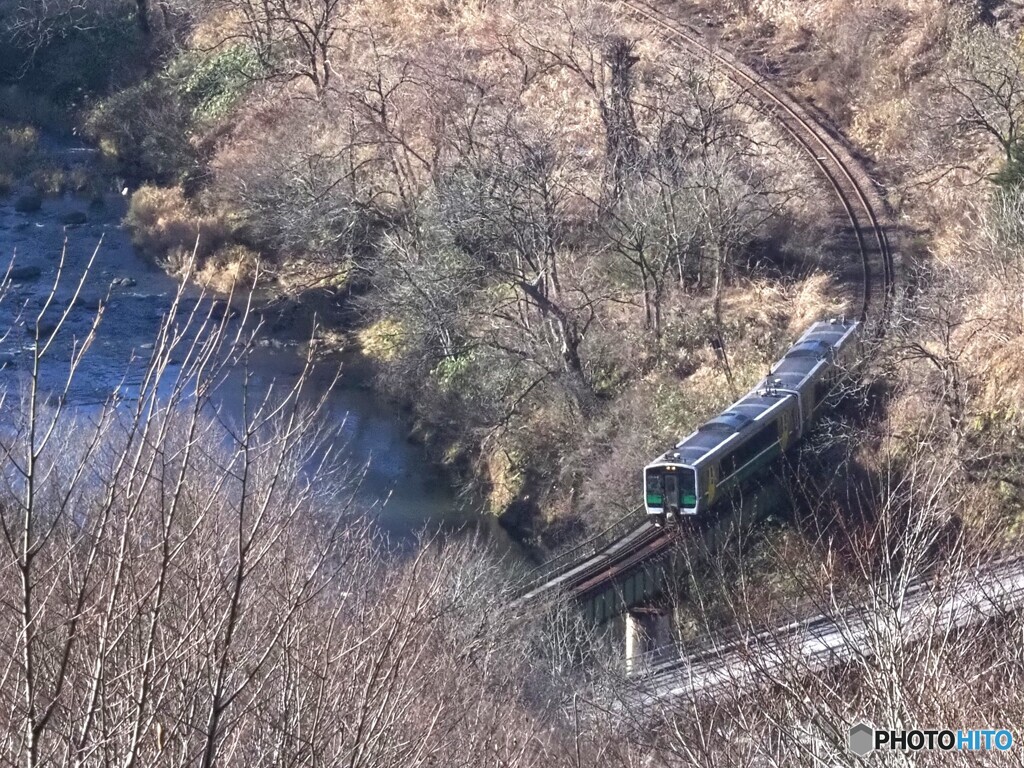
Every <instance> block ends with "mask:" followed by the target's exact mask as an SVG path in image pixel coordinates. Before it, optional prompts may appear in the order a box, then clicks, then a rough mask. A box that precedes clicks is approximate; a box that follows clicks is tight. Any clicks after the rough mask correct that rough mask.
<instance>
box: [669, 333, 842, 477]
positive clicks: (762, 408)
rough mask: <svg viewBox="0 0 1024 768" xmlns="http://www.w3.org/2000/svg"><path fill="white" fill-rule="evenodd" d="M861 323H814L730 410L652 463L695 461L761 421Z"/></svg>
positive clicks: (711, 420)
mask: <svg viewBox="0 0 1024 768" xmlns="http://www.w3.org/2000/svg"><path fill="white" fill-rule="evenodd" d="M857 325H859V323H857V322H855V321H847V320H845V319H831V320H827V321H819V322H816V323H814V324H813V325H811V327H810V328H808V329H807V331H805V332H804V334H803V335H802V336H801V337H800V338H799V339H798V340H797V342H796V343H795V344H794V345H793V346H792V347H790V349H789V350H788V351H787V352H786V354H785V355H784V356H783V358H782V359H781V360H779V361H778V362H777V363H776V364H775V365H773V366H772V368H771V372H770V374H769V376H768V379H766V380H763V381H761V382H759V383H758V385H757V386H756V387H755V388H754V389H752V390H751V391H750V392H748V393H747V394H745V395H744V396H743V397H741V398H740V399H739V400H737V401H736V402H735V403H733V404H732V405H731V406H729V408H728V409H727V410H725V411H723V412H722V413H721V414H719V415H718V416H715V417H714V418H712V419H709V420H708V421H707V422H705V423H704V424H702V425H701V426H700V427H698V428H697V430H696V431H695V432H693V433H692V434H691V435H689V436H688V437H686V438H685V439H683V440H681V441H680V442H679V443H678V444H676V446H675V447H674V448H672V449H671V450H669V451H666V452H665V453H664V454H662V455H661V456H659V457H658V458H657V459H656V460H655V461H653V462H652V463H653V464H657V463H663V462H664V463H680V464H689V465H693V464H695V463H696V462H697V461H699V460H700V459H702V458H703V457H705V456H707V455H708V454H709V453H711V452H712V451H714V450H715V449H717V448H718V447H719V446H721V445H722V444H723V443H725V442H727V441H728V440H730V439H731V438H732V436H733V435H735V434H737V433H740V432H743V431H744V430H745V429H747V428H749V427H751V426H752V425H755V424H757V423H758V422H759V421H761V420H762V419H763V418H764V416H765V415H766V414H767V413H768V412H769V411H770V410H772V409H773V408H775V407H776V406H777V405H779V404H780V403H782V402H784V401H786V400H788V399H790V398H792V397H794V395H793V394H791V392H787V391H786V390H790V391H795V390H799V389H800V387H801V386H803V384H804V382H805V381H806V380H807V378H808V377H809V376H811V375H812V373H813V372H814V371H815V369H816V368H817V367H818V366H819V365H821V364H822V361H823V360H825V359H826V358H828V357H829V356H830V355H832V354H833V352H834V351H835V350H836V349H838V348H839V347H841V346H842V345H843V344H844V343H845V341H846V339H847V338H849V336H850V334H851V332H852V331H853V330H854V329H855V328H856V327H857Z"/></svg>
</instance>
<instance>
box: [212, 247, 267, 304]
mask: <svg viewBox="0 0 1024 768" xmlns="http://www.w3.org/2000/svg"><path fill="white" fill-rule="evenodd" d="M259 260H260V255H259V254H258V253H257V252H256V251H253V250H252V249H250V248H246V247H245V246H244V245H238V244H237V243H234V244H230V245H225V246H222V247H221V248H218V249H217V250H216V251H215V252H214V253H212V254H211V255H210V256H209V258H207V259H206V260H205V262H204V263H203V265H202V266H201V268H200V269H199V271H198V273H197V275H196V279H197V280H198V282H199V283H200V284H201V285H204V286H207V287H209V288H211V289H212V290H214V291H217V292H219V293H228V292H230V291H231V290H232V289H234V288H252V287H254V286H255V282H256V265H257V264H258V263H259Z"/></svg>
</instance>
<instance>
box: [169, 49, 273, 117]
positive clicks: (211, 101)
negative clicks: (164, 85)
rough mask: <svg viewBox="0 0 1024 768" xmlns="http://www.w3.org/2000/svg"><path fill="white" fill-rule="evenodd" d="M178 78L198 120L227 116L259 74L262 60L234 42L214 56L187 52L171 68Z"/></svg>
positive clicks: (180, 88)
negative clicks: (233, 44)
mask: <svg viewBox="0 0 1024 768" xmlns="http://www.w3.org/2000/svg"><path fill="white" fill-rule="evenodd" d="M168 74H169V76H170V77H171V78H174V79H176V80H177V81H178V86H177V90H178V91H179V93H180V95H181V98H182V99H183V101H185V102H186V104H188V105H189V106H190V107H191V114H192V119H193V120H194V121H195V122H196V123H207V122H213V121H217V120H222V119H223V118H225V117H227V116H228V114H229V113H230V112H231V110H232V109H233V108H234V107H235V105H236V104H237V103H238V102H239V100H240V99H241V98H242V97H244V96H245V93H246V91H247V90H248V89H249V86H250V84H251V83H252V82H253V81H254V80H255V79H256V78H257V77H258V75H259V61H258V60H257V58H256V55H255V54H254V53H253V51H252V50H251V49H250V48H249V47H248V46H245V45H235V46H232V47H230V48H227V49H225V50H222V51H219V52H217V53H215V54H213V55H212V56H199V55H197V54H186V55H184V56H181V57H179V58H178V59H177V60H176V61H175V62H174V64H172V65H171V67H170V68H169V73H168Z"/></svg>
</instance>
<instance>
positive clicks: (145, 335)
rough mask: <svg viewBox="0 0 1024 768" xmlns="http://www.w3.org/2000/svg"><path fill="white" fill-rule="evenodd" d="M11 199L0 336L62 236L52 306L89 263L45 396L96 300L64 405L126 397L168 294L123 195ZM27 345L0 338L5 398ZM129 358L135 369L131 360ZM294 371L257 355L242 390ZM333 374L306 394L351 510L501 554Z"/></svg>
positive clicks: (493, 530)
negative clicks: (460, 534)
mask: <svg viewBox="0 0 1024 768" xmlns="http://www.w3.org/2000/svg"><path fill="white" fill-rule="evenodd" d="M49 151H50V152H51V154H54V155H55V156H57V157H63V159H64V162H65V164H66V165H67V164H75V163H79V162H88V157H89V155H88V153H89V150H87V149H85V148H78V147H66V146H63V147H57V148H53V147H50V148H49ZM16 197H17V194H16V193H14V194H11V195H10V196H9V197H7V198H6V199H4V198H0V257H2V258H3V262H2V263H3V265H4V266H6V263H7V262H6V260H7V259H11V258H13V259H14V265H15V268H16V271H15V272H13V273H12V285H11V286H10V289H9V291H8V294H7V295H6V296H5V297H4V300H3V301H2V302H0V333H2V332H3V330H4V329H7V328H12V327H14V324H15V322H16V318H17V316H18V315H19V313H20V314H21V316H22V318H23V319H24V318H26V317H28V318H34V316H35V315H36V314H37V313H38V312H39V309H40V307H41V306H42V305H43V303H44V302H45V300H46V296H47V294H48V293H49V291H50V289H51V287H52V285H53V282H54V279H55V276H56V274H57V269H58V265H59V263H60V257H61V250H62V248H63V247H64V241H65V238H66V239H67V246H66V251H65V259H64V261H65V264H64V269H63V273H62V274H63V277H62V280H61V283H60V285H59V286H58V288H57V292H56V302H55V303H56V307H57V308H62V307H66V306H68V304H69V302H70V300H71V298H72V296H73V295H74V290H75V288H76V285H77V281H78V279H79V277H80V276H81V275H82V274H83V273H84V272H85V270H86V267H87V265H88V263H89V260H90V258H92V256H93V253H94V251H95V253H96V256H95V261H94V263H93V265H92V267H91V269H90V270H89V271H88V278H87V280H86V283H85V286H84V288H83V290H82V292H81V295H80V299H79V301H77V302H75V306H74V309H72V311H71V312H70V315H69V318H68V326H67V328H66V330H64V329H62V331H61V336H65V335H66V336H67V338H66V339H65V340H64V343H63V344H59V345H56V346H57V347H58V348H57V349H56V350H55V352H54V353H53V354H52V355H51V358H52V359H51V360H50V362H49V364H48V365H47V367H45V368H44V370H43V375H42V379H43V382H44V387H46V388H48V389H53V390H57V389H58V388H59V387H61V386H62V385H63V377H64V376H65V374H66V371H67V367H68V359H69V355H70V349H71V343H70V342H71V340H72V339H73V338H76V337H77V338H82V337H83V336H84V335H85V334H86V333H87V332H88V329H89V326H90V324H91V322H92V320H93V317H94V315H95V310H96V307H97V304H98V302H99V301H100V300H101V299H104V298H105V297H106V300H105V302H104V312H103V318H102V321H101V324H100V327H99V331H98V336H97V339H96V342H95V343H94V346H93V348H92V349H91V350H90V351H89V352H88V354H87V356H86V358H85V361H84V363H83V365H82V367H81V369H80V370H79V371H78V373H77V375H76V377H75V381H74V386H73V387H72V389H71V390H70V392H69V397H68V399H69V401H70V402H71V403H72V404H75V405H77V406H84V407H88V406H90V405H96V404H99V403H102V402H104V401H105V400H106V399H107V398H108V397H109V396H110V394H111V393H112V392H113V391H114V389H115V387H118V386H122V387H125V386H126V387H127V389H128V390H130V389H131V382H132V379H133V377H138V375H139V374H140V371H141V368H142V364H143V362H144V361H145V359H146V358H147V357H148V354H149V353H148V351H147V350H148V349H150V348H151V347H150V345H151V344H152V342H153V339H154V337H155V335H156V333H157V330H158V327H159V323H160V321H161V318H162V317H163V316H164V314H165V312H166V311H167V309H168V308H169V307H170V305H171V301H172V299H173V297H174V295H175V293H176V291H177V289H178V284H177V282H176V281H175V280H174V279H173V278H171V277H169V276H168V275H167V274H165V273H164V272H163V271H162V270H160V269H158V268H156V267H154V266H152V265H150V264H149V263H147V262H146V261H145V260H144V259H143V258H142V257H140V256H139V255H138V254H137V253H136V251H135V248H134V246H133V245H132V242H131V238H130V237H129V234H128V233H127V232H126V231H125V229H124V228H123V227H122V225H121V220H122V218H123V216H124V213H125V210H126V198H125V197H123V196H122V195H120V194H117V193H110V194H108V195H106V197H105V199H104V204H103V205H102V207H96V206H92V207H90V205H89V201H88V200H86V199H83V198H80V197H76V196H64V197H63V198H61V199H47V200H45V201H44V202H43V207H42V209H41V210H40V211H38V212H35V213H27V214H26V213H19V212H17V211H16V210H15V205H14V203H15V199H16ZM75 212H80V213H84V214H85V216H86V221H85V223H84V224H80V225H77V226H65V222H67V221H69V220H70V219H69V214H72V213H75ZM98 245H99V247H98V250H97V246H98ZM36 271H38V274H35V272H36ZM125 279H127V281H128V284H126V285H115V286H114V287H111V283H112V282H113V281H124V280H125ZM108 292H109V296H108ZM195 295H197V296H198V291H196V292H195ZM29 325H31V322H30V323H29ZM30 341H31V339H30V337H29V335H28V333H27V332H26V330H25V329H24V327H20V328H19V327H15V330H14V331H13V332H12V333H9V334H7V336H6V337H5V338H3V339H0V366H2V367H0V387H3V388H5V389H7V390H8V391H11V390H15V389H17V388H18V387H19V386H22V382H23V380H24V376H25V371H26V369H27V367H28V363H29V360H30V350H31V346H30V344H29V342H30ZM133 357H134V358H136V362H135V363H132V362H131V361H132V359H133ZM302 365H303V358H302V356H301V352H300V349H299V348H298V346H296V345H281V344H277V345H275V346H267V347H261V348H258V349H257V350H255V351H254V354H253V357H252V358H251V360H250V371H251V376H252V381H253V383H254V384H255V385H256V387H257V389H258V388H260V387H263V388H265V387H267V386H270V384H271V382H276V383H275V387H289V386H290V385H291V384H292V383H293V382H294V381H295V380H296V377H297V376H298V375H299V374H300V372H301V370H302ZM336 369H337V362H336V361H331V360H327V361H325V362H324V363H323V364H321V365H319V366H318V367H317V368H316V369H315V370H314V372H313V374H312V377H311V380H310V382H309V383H310V384H311V385H312V386H311V391H312V393H313V394H314V396H318V395H319V394H322V393H324V392H325V389H326V388H330V391H329V392H327V397H326V405H325V409H324V410H323V411H322V414H321V416H322V418H324V419H328V420H330V425H332V426H336V427H337V429H338V432H339V445H338V446H337V447H336V452H335V453H336V455H337V456H338V457H339V459H342V460H345V461H347V462H349V463H350V465H352V466H355V467H363V468H365V470H364V471H365V475H364V477H363V480H362V482H361V484H360V490H359V493H358V498H357V503H359V504H360V506H362V507H364V508H366V509H367V510H369V514H371V515H373V516H374V517H375V518H376V519H377V521H378V522H379V524H380V526H381V528H383V529H384V530H385V531H386V532H387V533H388V534H389V535H391V536H393V537H396V538H403V537H406V536H410V535H412V534H414V533H416V532H418V531H420V530H423V529H428V530H431V529H433V530H436V529H445V530H453V529H474V530H481V531H482V532H483V533H484V534H485V535H486V536H488V538H490V539H491V540H492V541H493V542H494V543H496V544H499V545H501V546H503V547H504V545H506V544H507V537H505V535H504V532H503V531H501V529H500V528H499V527H498V526H497V525H496V521H495V519H494V518H493V516H490V515H484V514H480V512H479V511H478V510H479V505H476V504H473V503H471V502H467V501H463V500H461V499H460V498H459V497H458V495H457V494H456V493H455V491H454V489H453V488H452V487H450V486H449V485H448V484H447V482H446V480H445V477H444V474H443V473H442V472H441V471H439V470H438V468H437V467H436V466H435V465H433V464H432V463H431V461H430V460H429V458H428V456H427V454H426V452H425V451H424V450H423V449H422V447H420V446H418V445H416V444H414V443H412V442H410V441H409V439H408V435H409V425H408V424H407V423H406V422H405V421H404V420H403V419H402V418H401V416H400V414H396V413H395V411H394V409H393V407H392V406H390V405H389V404H387V403H385V402H383V401H382V400H381V399H379V398H378V397H376V396H375V395H374V394H373V393H372V392H371V391H369V390H368V389H366V388H365V387H364V386H362V383H361V382H359V381H356V380H353V378H352V377H348V376H345V375H344V367H343V366H342V369H343V373H342V377H341V379H340V381H339V382H338V383H337V384H336V385H334V386H333V387H331V382H332V381H333V380H334V373H335V371H336ZM240 378H241V377H240V376H233V377H232V376H229V377H228V378H227V380H226V382H225V384H224V385H222V387H221V388H220V390H219V391H218V393H217V399H218V401H219V403H220V404H221V405H225V406H226V410H228V411H229V412H230V411H231V410H232V408H233V407H234V408H239V407H240V406H239V405H238V404H239V403H240V401H241V386H240ZM307 386H308V385H307Z"/></svg>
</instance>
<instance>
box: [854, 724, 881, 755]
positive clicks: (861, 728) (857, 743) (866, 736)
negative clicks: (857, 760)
mask: <svg viewBox="0 0 1024 768" xmlns="http://www.w3.org/2000/svg"><path fill="white" fill-rule="evenodd" d="M874 748H875V729H874V728H872V727H871V726H870V725H868V724H867V723H857V724H856V725H855V726H853V727H852V728H850V751H851V752H853V754H855V755H859V756H860V757H864V755H866V754H868V753H869V752H870V751H871V750H872V749H874Z"/></svg>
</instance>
